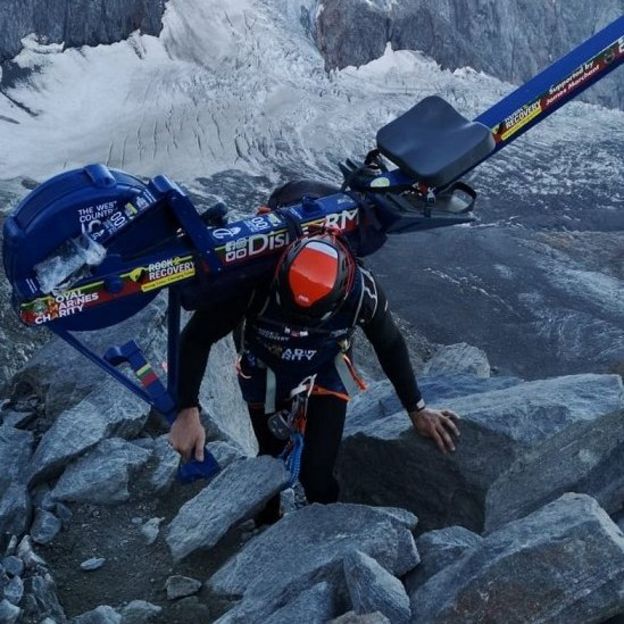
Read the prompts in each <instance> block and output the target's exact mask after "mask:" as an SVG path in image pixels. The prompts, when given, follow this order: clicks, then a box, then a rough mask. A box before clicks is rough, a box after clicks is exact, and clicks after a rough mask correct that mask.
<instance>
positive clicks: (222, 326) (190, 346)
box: [178, 274, 424, 411]
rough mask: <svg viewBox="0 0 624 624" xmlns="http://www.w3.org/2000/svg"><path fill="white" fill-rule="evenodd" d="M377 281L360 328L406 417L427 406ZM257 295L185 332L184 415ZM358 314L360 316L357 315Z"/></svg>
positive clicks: (216, 309)
mask: <svg viewBox="0 0 624 624" xmlns="http://www.w3.org/2000/svg"><path fill="white" fill-rule="evenodd" d="M368 275H369V278H370V279H372V280H373V282H372V283H373V290H374V291H375V292H374V295H375V296H374V297H373V298H371V300H370V301H369V302H365V303H364V305H362V306H361V308H360V311H359V314H358V318H357V319H356V324H357V325H359V326H360V327H362V329H363V330H364V333H365V335H366V337H367V338H368V340H369V341H370V343H371V344H372V346H373V348H374V350H375V353H376V355H377V358H378V359H379V363H380V364H381V367H382V369H383V371H384V373H385V374H386V375H387V377H388V379H389V380H390V382H391V383H392V385H393V386H394V388H395V391H396V393H397V395H398V397H399V399H400V401H401V403H402V404H403V407H405V409H406V410H407V411H414V410H417V409H419V408H422V407H423V406H424V402H423V401H422V396H421V393H420V390H419V389H418V384H417V382H416V377H415V375H414V370H413V368H412V364H411V362H410V359H409V353H408V350H407V345H406V344H405V340H404V338H403V336H402V335H401V332H400V331H399V329H398V327H397V326H396V324H395V323H394V320H393V318H392V315H391V313H390V311H389V309H388V302H387V299H386V297H385V295H384V293H383V291H382V290H381V288H380V287H379V285H378V284H377V283H376V281H375V280H374V278H372V276H370V274H368ZM254 300H255V297H254V289H251V288H249V289H245V290H242V291H241V292H239V293H237V294H236V295H235V296H232V297H231V298H230V299H229V300H228V301H227V302H225V303H224V302H219V303H218V304H215V305H205V306H203V307H202V309H201V310H197V311H196V312H195V313H194V314H193V316H192V317H191V319H190V321H189V322H188V324H187V325H186V327H185V328H184V331H183V332H182V338H181V348H180V369H179V372H180V374H179V387H178V405H179V407H180V409H183V408H187V407H196V406H198V404H199V399H198V396H199V388H200V385H201V382H202V379H203V376H204V373H205V371H206V365H207V363H208V355H209V353H210V347H211V346H212V345H213V344H214V343H215V342H217V341H218V340H220V339H221V338H223V337H224V336H226V335H227V334H229V333H230V332H232V331H233V330H234V329H235V328H236V327H238V326H239V325H240V323H241V322H242V321H243V319H244V318H245V317H246V316H248V315H252V314H253V307H254V305H253V301H254ZM354 312H355V311H354Z"/></svg>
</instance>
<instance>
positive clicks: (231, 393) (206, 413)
mask: <svg viewBox="0 0 624 624" xmlns="http://www.w3.org/2000/svg"><path fill="white" fill-rule="evenodd" d="M235 358H236V350H235V349H234V343H233V342H232V339H231V338H230V337H229V336H228V337H227V338H224V339H223V340H220V341H219V342H217V343H216V344H214V345H212V347H211V349H210V358H209V360H208V366H207V368H206V374H205V376H204V379H203V381H202V385H201V388H200V393H199V401H200V403H201V406H202V408H203V413H202V419H203V421H204V424H205V425H206V428H207V430H208V435H209V438H208V439H209V440H210V438H211V435H210V434H211V432H213V435H214V436H218V438H219V439H220V440H222V441H226V442H230V443H232V442H233V443H234V444H235V445H236V446H239V447H240V448H241V449H242V451H243V453H244V454H245V455H247V456H250V457H253V456H255V455H256V453H257V450H258V443H257V441H256V437H255V435H254V433H253V429H252V428H251V421H250V420H249V412H248V411H247V405H246V404H245V402H244V401H243V399H242V396H241V393H240V388H239V385H238V381H237V379H236V374H235V372H234V367H233V366H232V362H234V361H235Z"/></svg>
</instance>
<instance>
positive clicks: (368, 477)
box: [339, 375, 624, 533]
mask: <svg viewBox="0 0 624 624" xmlns="http://www.w3.org/2000/svg"><path fill="white" fill-rule="evenodd" d="M426 396H427V395H426ZM427 398H428V400H429V403H430V404H432V405H434V406H438V407H439V406H445V407H448V408H450V409H453V410H454V411H455V412H457V413H458V414H460V415H461V417H462V420H461V423H460V429H461V439H460V442H459V444H458V446H457V451H456V452H455V453H452V454H449V455H443V454H442V453H440V452H439V451H438V450H437V448H436V447H435V446H434V445H433V443H432V442H431V441H430V440H427V439H424V438H422V437H421V436H419V435H417V434H416V433H415V432H414V430H413V429H412V426H411V424H410V421H409V419H408V418H407V416H406V415H405V413H404V412H399V413H394V414H389V413H388V412H386V413H384V409H383V405H384V404H383V402H380V401H378V402H377V403H376V404H375V405H373V406H372V409H368V410H367V411H365V412H363V411H359V413H357V414H356V424H355V425H354V426H352V425H349V424H348V425H347V428H346V438H345V440H344V442H343V445H342V451H341V455H340V457H339V477H340V482H341V486H342V492H343V498H344V500H346V501H353V502H364V503H370V504H378V505H380V504H381V505H395V506H399V505H401V506H403V507H405V508H407V509H409V510H411V511H413V512H414V513H418V516H419V518H420V519H421V526H422V527H423V528H425V529H436V528H441V527H443V526H448V525H453V524H459V525H462V526H465V527H467V528H469V529H470V530H472V531H476V532H478V533H481V532H482V531H484V530H486V531H491V530H493V529H495V528H497V527H498V526H501V525H502V524H504V523H506V522H508V521H510V520H513V519H515V518H519V517H521V516H523V515H526V514H528V513H530V512H531V511H533V510H535V509H537V508H539V507H541V506H542V505H544V504H545V503H547V502H549V501H551V500H554V499H555V498H557V497H558V496H560V495H561V494H562V493H564V492H566V491H570V490H574V491H581V492H585V493H588V494H591V495H593V496H595V497H597V498H598V500H599V502H600V503H601V504H602V505H603V506H605V508H606V509H607V510H608V511H609V512H613V511H616V510H617V509H618V508H619V507H620V506H621V505H622V503H623V502H624V461H623V459H624V418H623V417H622V410H623V409H624V388H623V387H622V380H621V378H620V377H618V376H615V375H576V376H569V377H561V378H554V379H548V380H544V381H533V382H527V383H521V384H516V385H513V386H510V387H508V388H505V389H504V390H494V391H491V392H484V393H479V394H470V395H469V396H465V397H457V398H454V399H448V400H443V401H438V400H436V398H435V396H433V397H432V396H428V397H427ZM380 406H381V407H380Z"/></svg>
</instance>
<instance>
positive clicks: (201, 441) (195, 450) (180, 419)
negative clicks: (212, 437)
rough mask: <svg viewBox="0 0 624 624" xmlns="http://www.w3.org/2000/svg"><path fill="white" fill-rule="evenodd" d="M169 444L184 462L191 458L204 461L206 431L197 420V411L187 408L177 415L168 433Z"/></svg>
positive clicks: (194, 408)
mask: <svg viewBox="0 0 624 624" xmlns="http://www.w3.org/2000/svg"><path fill="white" fill-rule="evenodd" d="M169 442H171V446H173V448H174V449H175V450H176V451H178V453H180V454H181V455H182V459H183V460H184V461H189V460H190V459H191V457H193V456H195V459H196V460H197V461H204V445H205V444H206V431H205V429H204V427H203V425H202V424H201V421H200V420H199V409H197V408H196V407H189V408H186V409H183V410H182V411H181V412H180V413H179V414H178V416H177V418H176V419H175V422H174V423H173V425H172V426H171V430H170V431H169Z"/></svg>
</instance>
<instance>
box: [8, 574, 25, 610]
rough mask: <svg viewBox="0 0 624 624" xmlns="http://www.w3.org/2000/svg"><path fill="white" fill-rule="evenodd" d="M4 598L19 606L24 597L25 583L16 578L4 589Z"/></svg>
mask: <svg viewBox="0 0 624 624" xmlns="http://www.w3.org/2000/svg"><path fill="white" fill-rule="evenodd" d="M4 597H5V598H6V599H7V600H8V601H9V602H10V603H12V604H14V605H19V603H20V602H21V601H22V598H23V597H24V582H23V581H22V579H21V578H20V577H19V576H14V577H13V578H12V579H11V580H10V581H9V583H8V585H7V586H6V587H5V588H4Z"/></svg>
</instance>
